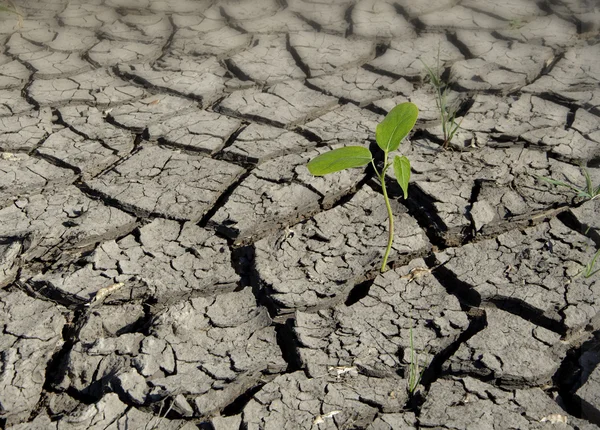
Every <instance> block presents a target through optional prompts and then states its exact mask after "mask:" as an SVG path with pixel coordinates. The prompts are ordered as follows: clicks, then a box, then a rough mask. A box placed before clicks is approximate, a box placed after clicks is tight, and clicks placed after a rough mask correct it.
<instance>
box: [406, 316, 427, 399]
mask: <svg viewBox="0 0 600 430" xmlns="http://www.w3.org/2000/svg"><path fill="white" fill-rule="evenodd" d="M423 372H425V368H423V369H421V368H420V366H419V357H418V356H417V355H416V354H415V346H414V342H413V329H412V326H411V327H410V365H409V367H408V386H407V389H408V392H409V393H410V394H411V395H413V394H414V392H415V390H416V389H417V387H418V386H419V384H420V383H421V378H422V377H423Z"/></svg>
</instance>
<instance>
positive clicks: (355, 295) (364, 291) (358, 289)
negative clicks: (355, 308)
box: [344, 279, 375, 306]
mask: <svg viewBox="0 0 600 430" xmlns="http://www.w3.org/2000/svg"><path fill="white" fill-rule="evenodd" d="M374 282H375V279H370V280H366V281H364V282H361V283H360V284H356V285H355V286H354V288H352V290H351V291H350V293H349V294H348V298H347V299H346V301H345V302H344V304H345V305H346V306H352V305H353V304H355V303H357V302H358V301H360V300H362V299H364V298H365V297H366V296H367V295H368V294H369V291H370V290H371V286H372V285H373V283H374Z"/></svg>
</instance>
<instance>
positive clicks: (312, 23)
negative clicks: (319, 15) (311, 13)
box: [294, 12, 323, 32]
mask: <svg viewBox="0 0 600 430" xmlns="http://www.w3.org/2000/svg"><path fill="white" fill-rule="evenodd" d="M294 15H295V16H296V18H298V19H300V20H302V21H304V22H305V23H307V24H308V25H310V26H311V27H312V28H314V29H315V31H316V32H321V30H322V29H323V27H322V26H321V24H319V23H318V22H316V21H313V20H312V19H308V18H307V17H305V16H304V15H302V14H301V13H299V12H294Z"/></svg>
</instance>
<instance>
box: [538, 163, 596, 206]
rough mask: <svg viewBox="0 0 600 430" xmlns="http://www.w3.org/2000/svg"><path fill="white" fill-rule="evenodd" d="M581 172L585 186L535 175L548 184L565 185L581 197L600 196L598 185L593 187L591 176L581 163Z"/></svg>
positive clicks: (588, 198) (587, 198) (591, 197)
mask: <svg viewBox="0 0 600 430" xmlns="http://www.w3.org/2000/svg"><path fill="white" fill-rule="evenodd" d="M581 172H582V173H583V176H585V187H582V188H580V187H577V186H575V185H573V184H569V183H567V182H563V181H557V180H556V179H550V178H546V177H545V176H537V175H536V177H537V178H538V179H539V180H541V181H545V182H548V183H549V184H552V185H556V186H557V187H566V188H569V189H570V190H572V191H574V192H576V193H577V197H582V198H584V199H586V200H594V199H595V198H596V197H598V196H600V185H598V186H597V187H595V188H594V184H593V183H592V178H590V174H589V172H588V171H587V169H586V168H585V167H583V165H582V166H581Z"/></svg>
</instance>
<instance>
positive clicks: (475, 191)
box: [463, 179, 485, 242]
mask: <svg viewBox="0 0 600 430" xmlns="http://www.w3.org/2000/svg"><path fill="white" fill-rule="evenodd" d="M484 182H485V180H482V179H476V180H475V181H474V183H473V188H472V189H471V196H470V197H469V201H468V203H467V206H466V207H465V217H466V218H467V219H468V220H469V221H470V223H471V228H469V229H467V230H465V233H466V234H465V236H464V238H463V242H470V241H471V240H473V238H474V237H475V234H476V232H477V226H476V225H475V219H474V218H473V214H472V213H471V211H472V210H473V205H474V204H475V203H476V202H477V199H478V198H479V193H480V192H481V188H482V185H483V183H484Z"/></svg>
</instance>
